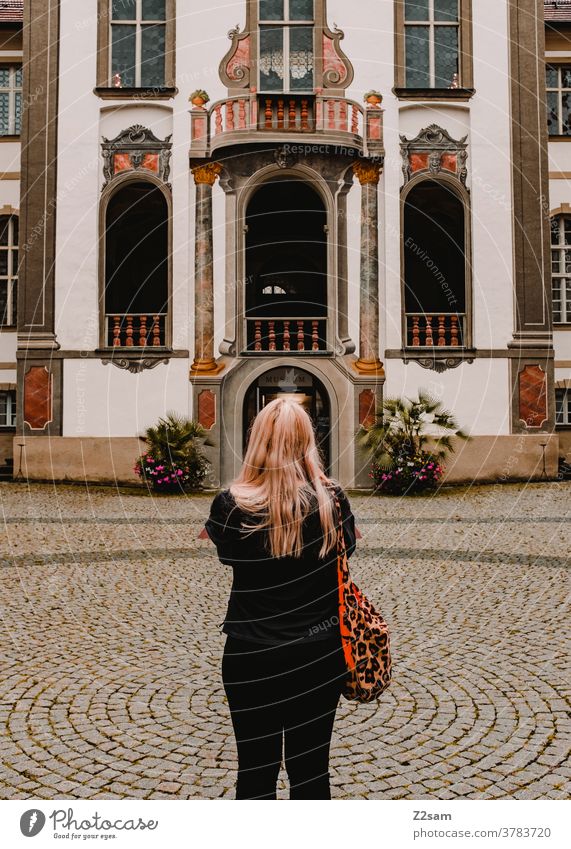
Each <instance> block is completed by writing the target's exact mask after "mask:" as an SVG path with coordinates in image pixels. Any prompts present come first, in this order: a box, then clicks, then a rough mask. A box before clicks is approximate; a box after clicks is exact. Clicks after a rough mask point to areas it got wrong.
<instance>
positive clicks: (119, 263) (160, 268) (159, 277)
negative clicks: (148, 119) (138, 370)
mask: <svg viewBox="0 0 571 849" xmlns="http://www.w3.org/2000/svg"><path fill="white" fill-rule="evenodd" d="M168 216H169V210H168V203H167V200H166V198H165V195H164V193H163V192H162V191H161V189H160V188H159V187H158V186H155V185H154V184H153V183H149V182H144V181H129V182H128V183H127V184H126V185H124V186H123V187H122V188H120V189H119V190H118V191H116V192H115V193H114V194H113V196H112V197H111V199H110V200H109V202H108V204H107V209H106V214H105V290H104V300H105V315H106V332H105V336H106V344H107V345H111V346H114V347H115V346H127V347H132V346H135V347H145V346H147V345H151V346H155V347H156V346H162V345H166V344H167V343H166V316H167V310H168V288H169V287H168V274H169V247H168Z"/></svg>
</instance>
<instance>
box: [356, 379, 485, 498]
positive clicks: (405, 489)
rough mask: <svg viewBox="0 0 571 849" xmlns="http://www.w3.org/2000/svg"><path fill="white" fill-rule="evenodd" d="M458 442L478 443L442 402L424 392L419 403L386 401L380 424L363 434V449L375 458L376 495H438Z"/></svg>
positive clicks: (360, 439) (364, 429) (363, 429)
mask: <svg viewBox="0 0 571 849" xmlns="http://www.w3.org/2000/svg"><path fill="white" fill-rule="evenodd" d="M429 429H430V430H433V429H437V430H438V431H439V433H437V434H434V433H429ZM452 437H457V438H458V439H464V440H468V439H471V438H472V437H470V436H469V435H468V434H467V433H465V432H464V431H463V430H461V429H460V428H459V427H458V425H457V423H456V420H455V418H454V416H453V415H452V413H450V412H448V411H447V410H444V409H443V406H442V402H441V401H439V400H438V399H435V398H433V397H432V396H431V395H430V394H429V393H428V392H425V391H424V390H422V389H421V390H419V393H418V400H413V399H411V398H404V399H403V398H385V399H384V401H383V403H382V406H381V409H380V410H378V411H377V413H376V416H375V421H374V422H373V423H372V424H371V425H369V426H368V427H364V426H362V427H361V428H360V430H359V432H358V434H357V440H358V443H359V444H360V445H361V447H362V448H363V449H364V450H365V451H366V453H368V454H369V456H370V457H371V461H372V463H371V472H370V476H371V478H372V479H373V483H374V488H375V491H377V492H383V493H388V494H391V495H403V494H407V495H409V494H414V493H420V492H426V491H429V490H434V489H435V488H436V487H437V485H438V482H439V480H440V478H441V477H442V474H443V472H444V464H443V463H444V460H445V458H446V456H447V455H448V454H449V453H450V452H452V451H454V445H453V442H452ZM429 443H430V444H429Z"/></svg>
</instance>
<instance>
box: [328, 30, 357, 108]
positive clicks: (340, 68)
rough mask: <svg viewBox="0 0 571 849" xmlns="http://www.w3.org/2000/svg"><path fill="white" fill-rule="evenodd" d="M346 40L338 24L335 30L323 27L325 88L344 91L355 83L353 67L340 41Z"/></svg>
mask: <svg viewBox="0 0 571 849" xmlns="http://www.w3.org/2000/svg"><path fill="white" fill-rule="evenodd" d="M344 38H345V33H344V32H343V30H342V29H339V27H338V26H337V24H336V23H334V24H333V30H330V29H329V27H327V26H324V27H323V43H322V50H323V88H325V89H327V88H335V89H342V90H343V91H344V90H345V89H346V88H348V87H349V86H350V85H351V83H352V82H353V76H354V72H353V65H352V64H351V62H350V61H349V59H348V58H347V56H346V55H345V53H344V52H343V50H342V49H341V46H340V43H339V42H340V41H342V39H344Z"/></svg>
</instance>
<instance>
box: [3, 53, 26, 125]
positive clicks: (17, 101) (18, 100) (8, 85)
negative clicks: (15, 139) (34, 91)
mask: <svg viewBox="0 0 571 849" xmlns="http://www.w3.org/2000/svg"><path fill="white" fill-rule="evenodd" d="M21 120H22V68H21V67H20V66H17V65H10V66H4V67H0V136H19V135H20V127H21Z"/></svg>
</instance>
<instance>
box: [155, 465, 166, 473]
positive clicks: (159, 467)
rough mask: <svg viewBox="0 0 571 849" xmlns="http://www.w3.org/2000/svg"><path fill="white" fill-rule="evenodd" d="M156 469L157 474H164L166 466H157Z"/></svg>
mask: <svg viewBox="0 0 571 849" xmlns="http://www.w3.org/2000/svg"><path fill="white" fill-rule="evenodd" d="M156 469H157V472H163V471H164V469H165V467H164V466H157V467H156Z"/></svg>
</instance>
